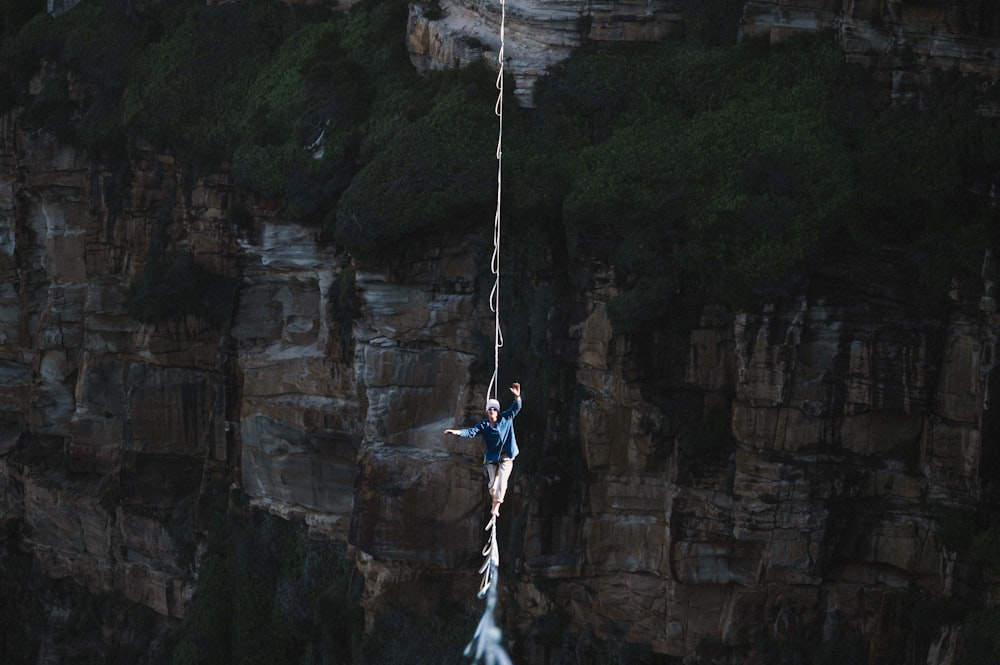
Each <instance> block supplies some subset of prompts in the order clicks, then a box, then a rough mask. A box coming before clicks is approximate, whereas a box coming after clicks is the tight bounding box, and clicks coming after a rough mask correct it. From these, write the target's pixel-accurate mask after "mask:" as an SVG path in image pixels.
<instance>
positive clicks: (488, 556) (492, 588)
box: [465, 0, 513, 665]
mask: <svg viewBox="0 0 1000 665" xmlns="http://www.w3.org/2000/svg"><path fill="white" fill-rule="evenodd" d="M506 21H507V5H506V2H505V0H500V50H499V52H498V54H497V62H498V64H499V65H500V66H499V68H498V69H499V71H498V72H497V80H496V86H497V102H496V105H495V106H494V107H493V112H494V113H495V114H496V116H497V124H498V131H497V151H496V156H497V207H496V214H495V215H494V217H493V258H492V260H491V261H490V270H491V272H492V273H493V289H492V291H490V311H492V312H493V314H494V328H493V377H492V378H491V379H490V385H489V388H488V389H487V391H486V393H487V397H493V398H494V399H496V398H497V387H498V377H499V374H500V348H501V347H503V332H502V331H501V330H500V194H501V191H502V185H503V179H502V176H503V63H504V45H505V44H504V41H505V34H504V33H505V29H506ZM486 531H487V533H488V534H489V535H488V538H487V541H486V546H485V547H483V557H484V559H483V565H482V566H480V567H479V572H480V573H481V574H482V579H481V581H480V584H479V593H478V594H477V596H478V597H479V598H484V597H485V598H486V608H485V609H484V610H483V615H482V617H481V618H480V619H479V624H478V625H477V626H476V632H475V633H474V634H473V636H472V640H471V641H470V642H469V643H468V644H467V645H466V647H465V656H466V657H468V658H472V662H473V663H480V662H482V663H485V664H486V665H512V663H513V661H511V659H510V656H509V655H507V651H506V650H505V649H504V647H503V643H502V638H503V632H502V631H501V630H500V627H499V626H497V624H496V621H495V620H494V617H493V615H494V611H495V609H496V605H497V578H498V570H499V567H500V548H499V547H498V546H497V518H496V516H492V517H491V518H490V521H489V522H488V523H487V524H486Z"/></svg>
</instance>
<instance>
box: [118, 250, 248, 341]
mask: <svg viewBox="0 0 1000 665" xmlns="http://www.w3.org/2000/svg"><path fill="white" fill-rule="evenodd" d="M235 291H236V283H235V280H233V279H230V278H227V277H224V276H222V275H218V274H216V273H213V272H212V271H210V270H208V269H206V268H204V267H203V266H200V265H198V264H197V263H195V261H194V257H193V256H192V255H191V254H190V253H189V252H172V253H167V254H165V255H163V256H160V257H156V258H154V259H153V260H151V261H150V262H149V263H148V264H146V267H145V268H144V269H143V271H142V274H141V275H140V276H139V278H138V279H136V281H135V282H133V283H132V285H131V286H130V287H129V292H128V297H127V298H126V300H125V306H126V308H127V309H128V311H129V314H130V315H131V316H132V317H133V318H134V319H136V320H137V321H140V322H142V323H161V322H164V321H169V320H173V319H178V318H180V317H183V316H187V315H189V314H190V315H194V316H197V317H199V318H201V319H202V320H204V321H207V322H209V323H211V324H213V325H217V326H221V325H223V324H225V323H226V322H228V321H229V318H230V317H231V316H232V311H233V298H234V296H235Z"/></svg>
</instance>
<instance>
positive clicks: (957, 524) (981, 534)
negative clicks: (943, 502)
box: [935, 511, 1000, 575]
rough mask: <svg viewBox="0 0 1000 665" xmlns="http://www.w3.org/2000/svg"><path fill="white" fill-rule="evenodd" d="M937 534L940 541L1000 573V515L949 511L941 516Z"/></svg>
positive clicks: (993, 571)
mask: <svg viewBox="0 0 1000 665" xmlns="http://www.w3.org/2000/svg"><path fill="white" fill-rule="evenodd" d="M935 537H936V539H937V541H938V543H939V544H941V545H945V546H948V547H950V548H951V549H953V550H955V551H957V552H959V553H960V554H962V555H964V556H966V557H968V558H969V559H970V560H971V561H973V562H975V563H977V564H979V565H981V566H983V567H984V568H985V569H987V570H989V571H991V572H992V573H993V574H997V575H1000V522H998V521H997V519H996V516H994V515H988V516H981V515H975V514H973V513H969V512H966V511H955V512H952V513H949V514H947V515H944V516H943V517H941V519H940V520H938V528H937V530H936V532H935Z"/></svg>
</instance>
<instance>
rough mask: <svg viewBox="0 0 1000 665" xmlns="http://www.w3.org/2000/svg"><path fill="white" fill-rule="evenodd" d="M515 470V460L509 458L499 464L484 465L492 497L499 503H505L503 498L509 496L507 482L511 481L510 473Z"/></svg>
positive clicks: (487, 463)
mask: <svg viewBox="0 0 1000 665" xmlns="http://www.w3.org/2000/svg"><path fill="white" fill-rule="evenodd" d="M513 468H514V460H512V459H511V458H509V457H504V458H503V459H502V460H500V461H499V462H486V463H484V464H483V473H485V474H486V482H487V488H488V489H489V491H490V496H491V497H493V500H494V501H496V502H497V503H503V498H504V496H506V495H507V481H508V480H510V472H511V470H513Z"/></svg>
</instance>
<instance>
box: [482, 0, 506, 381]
mask: <svg viewBox="0 0 1000 665" xmlns="http://www.w3.org/2000/svg"><path fill="white" fill-rule="evenodd" d="M506 22H507V4H506V2H505V0H500V51H499V53H498V54H497V62H498V63H499V65H500V66H499V68H498V69H499V71H498V72H497V81H496V86H497V103H496V105H495V106H494V107H493V112H494V113H495V114H496V116H497V125H498V129H497V152H496V155H497V208H496V214H495V215H494V216H493V258H492V260H491V261H490V271H491V272H492V273H493V290H492V291H490V311H492V312H493V314H494V326H493V377H492V378H491V379H490V386H489V388H488V389H487V390H486V396H487V397H493V398H494V399H495V398H496V397H497V383H498V382H497V378H498V376H499V374H500V348H501V347H502V346H503V332H502V331H501V330H500V193H501V191H502V185H503V178H502V176H503V61H504V41H505V34H504V33H505V30H506Z"/></svg>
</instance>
